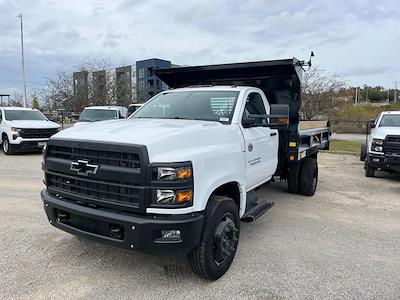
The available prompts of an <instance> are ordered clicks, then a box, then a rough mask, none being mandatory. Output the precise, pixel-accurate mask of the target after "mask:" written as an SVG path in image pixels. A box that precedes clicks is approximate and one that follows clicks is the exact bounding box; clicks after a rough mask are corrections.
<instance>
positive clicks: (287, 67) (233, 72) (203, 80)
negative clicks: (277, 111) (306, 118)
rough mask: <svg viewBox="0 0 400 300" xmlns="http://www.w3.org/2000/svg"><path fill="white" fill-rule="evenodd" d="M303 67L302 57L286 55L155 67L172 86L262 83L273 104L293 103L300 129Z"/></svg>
mask: <svg viewBox="0 0 400 300" xmlns="http://www.w3.org/2000/svg"><path fill="white" fill-rule="evenodd" d="M302 71H303V70H302V68H301V66H300V62H299V60H297V59H295V58H293V59H282V60H270V61H259V62H246V63H234V64H220V65H207V66H196V67H182V68H171V69H159V70H155V74H156V75H157V76H158V77H159V78H160V79H161V80H162V81H164V82H165V83H166V84H167V85H168V86H169V87H170V88H180V87H188V86H194V85H237V86H239V85H242V86H252V87H258V88H260V89H261V90H263V92H264V93H265V95H266V96H267V99H268V101H269V102H270V103H271V104H287V105H289V114H290V127H289V128H290V130H297V126H298V123H299V110H300V91H301V77H302Z"/></svg>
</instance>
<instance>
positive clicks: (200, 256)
mask: <svg viewBox="0 0 400 300" xmlns="http://www.w3.org/2000/svg"><path fill="white" fill-rule="evenodd" d="M239 234H240V219H239V212H238V207H237V205H236V203H235V202H234V201H233V199H231V198H228V197H224V196H211V197H210V199H209V202H208V205H207V208H206V213H205V219H204V226H203V231H202V234H201V239H200V243H199V245H197V246H196V248H195V249H194V250H193V251H192V253H191V254H190V255H189V260H190V264H191V266H192V269H193V271H194V272H195V273H196V274H198V275H199V276H201V277H203V278H205V279H207V280H217V279H218V278H220V277H221V276H222V275H224V274H225V273H226V271H228V269H229V267H230V265H231V263H232V261H233V258H234V257H235V253H236V249H237V245H238V242H239Z"/></svg>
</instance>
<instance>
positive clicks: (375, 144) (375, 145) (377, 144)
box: [371, 139, 383, 152]
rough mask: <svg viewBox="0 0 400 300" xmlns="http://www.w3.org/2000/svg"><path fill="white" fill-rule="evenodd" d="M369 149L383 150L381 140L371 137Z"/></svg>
mask: <svg viewBox="0 0 400 300" xmlns="http://www.w3.org/2000/svg"><path fill="white" fill-rule="evenodd" d="M371 151H375V152H383V140H381V139H373V140H372V145H371Z"/></svg>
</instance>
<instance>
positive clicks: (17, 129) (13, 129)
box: [11, 127, 22, 134]
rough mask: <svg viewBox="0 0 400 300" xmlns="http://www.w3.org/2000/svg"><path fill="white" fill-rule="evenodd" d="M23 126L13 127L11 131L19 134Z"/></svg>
mask: <svg viewBox="0 0 400 300" xmlns="http://www.w3.org/2000/svg"><path fill="white" fill-rule="evenodd" d="M21 130H22V129H21V128H15V127H11V132H12V133H13V134H19V133H20V132H21Z"/></svg>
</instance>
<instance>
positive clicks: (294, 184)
mask: <svg viewBox="0 0 400 300" xmlns="http://www.w3.org/2000/svg"><path fill="white" fill-rule="evenodd" d="M300 165H301V164H300V163H297V164H295V165H294V166H292V167H291V168H290V169H289V171H288V178H287V186H288V192H289V193H291V194H298V193H299V192H300V181H299V177H300Z"/></svg>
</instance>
